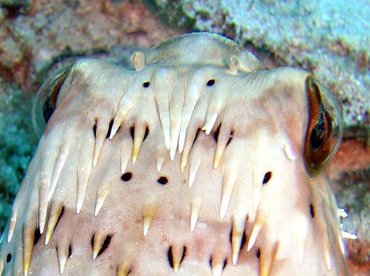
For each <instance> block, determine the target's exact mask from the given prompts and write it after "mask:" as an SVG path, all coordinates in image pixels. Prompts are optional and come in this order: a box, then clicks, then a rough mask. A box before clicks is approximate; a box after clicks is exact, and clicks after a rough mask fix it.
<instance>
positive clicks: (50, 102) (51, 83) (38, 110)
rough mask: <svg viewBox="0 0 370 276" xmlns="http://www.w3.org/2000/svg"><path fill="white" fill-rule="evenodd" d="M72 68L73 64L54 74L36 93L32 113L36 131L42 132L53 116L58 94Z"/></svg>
mask: <svg viewBox="0 0 370 276" xmlns="http://www.w3.org/2000/svg"><path fill="white" fill-rule="evenodd" d="M72 67H73V64H72V65H69V66H67V67H66V68H62V69H61V70H59V71H57V72H56V73H54V74H53V75H52V76H50V77H49V78H48V79H47V80H46V81H45V82H44V84H43V85H42V86H41V87H40V89H39V91H38V92H37V95H36V99H35V102H34V104H33V112H32V116H33V124H34V127H35V129H36V131H38V132H42V130H43V128H44V127H45V125H46V124H47V122H48V121H49V119H50V117H51V116H52V115H53V112H54V110H55V108H56V102H57V99H58V94H59V92H60V89H61V87H62V85H63V83H64V81H65V79H66V78H67V76H68V75H69V72H70V71H71V69H72Z"/></svg>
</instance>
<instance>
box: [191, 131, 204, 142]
mask: <svg viewBox="0 0 370 276" xmlns="http://www.w3.org/2000/svg"><path fill="white" fill-rule="evenodd" d="M201 131H202V130H201V129H200V128H198V130H197V133H195V137H194V140H193V145H194V144H195V141H196V140H197V139H198V136H199V133H200V132H201Z"/></svg>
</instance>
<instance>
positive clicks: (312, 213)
mask: <svg viewBox="0 0 370 276" xmlns="http://www.w3.org/2000/svg"><path fill="white" fill-rule="evenodd" d="M310 214H311V217H312V218H314V217H315V208H314V207H313V205H312V204H310Z"/></svg>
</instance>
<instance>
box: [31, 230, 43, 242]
mask: <svg viewBox="0 0 370 276" xmlns="http://www.w3.org/2000/svg"><path fill="white" fill-rule="evenodd" d="M33 237H34V238H33V245H35V244H36V243H37V242H38V241H39V239H40V238H41V233H40V229H39V228H37V229H36V230H35V232H34V234H33Z"/></svg>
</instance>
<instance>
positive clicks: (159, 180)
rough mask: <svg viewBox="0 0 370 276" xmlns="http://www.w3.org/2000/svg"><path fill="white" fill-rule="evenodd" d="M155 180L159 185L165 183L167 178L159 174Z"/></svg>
mask: <svg viewBox="0 0 370 276" xmlns="http://www.w3.org/2000/svg"><path fill="white" fill-rule="evenodd" d="M157 182H158V183H159V184H161V185H166V184H167V183H168V178H167V177H165V176H161V177H160V178H158V180H157Z"/></svg>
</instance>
